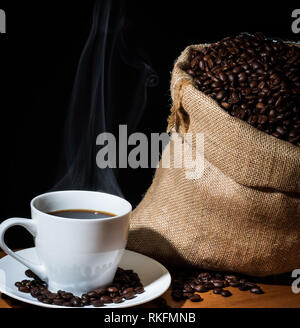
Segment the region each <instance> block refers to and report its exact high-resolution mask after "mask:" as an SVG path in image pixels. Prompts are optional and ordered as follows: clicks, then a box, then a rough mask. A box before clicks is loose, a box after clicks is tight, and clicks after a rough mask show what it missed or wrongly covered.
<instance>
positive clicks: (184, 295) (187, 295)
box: [182, 293, 193, 299]
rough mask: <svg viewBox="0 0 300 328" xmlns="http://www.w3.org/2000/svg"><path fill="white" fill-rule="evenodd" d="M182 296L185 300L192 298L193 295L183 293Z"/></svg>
mask: <svg viewBox="0 0 300 328" xmlns="http://www.w3.org/2000/svg"><path fill="white" fill-rule="evenodd" d="M182 296H183V297H184V298H185V299H187V298H190V297H192V296H193V293H183V294H182Z"/></svg>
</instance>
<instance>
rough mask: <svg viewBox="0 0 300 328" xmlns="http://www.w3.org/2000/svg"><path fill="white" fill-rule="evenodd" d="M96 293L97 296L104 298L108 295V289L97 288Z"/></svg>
mask: <svg viewBox="0 0 300 328" xmlns="http://www.w3.org/2000/svg"><path fill="white" fill-rule="evenodd" d="M94 292H95V293H96V294H97V296H102V295H105V294H106V293H107V292H106V288H97V289H95V290H94Z"/></svg>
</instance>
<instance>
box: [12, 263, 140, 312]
mask: <svg viewBox="0 0 300 328" xmlns="http://www.w3.org/2000/svg"><path fill="white" fill-rule="evenodd" d="M25 274H26V276H27V277H29V278H33V280H28V279H24V280H22V281H21V282H20V281H19V282H16V283H15V286H16V287H17V288H18V290H19V291H20V292H23V293H30V294H31V296H32V297H34V298H36V299H37V300H38V301H40V302H43V303H45V304H54V305H58V306H67V307H82V306H88V305H93V306H95V307H100V306H104V305H105V304H110V303H115V304H118V303H121V302H124V300H129V299H132V298H134V297H136V294H142V293H143V292H144V291H145V290H144V287H143V285H142V283H141V281H140V278H139V276H138V275H137V273H135V272H134V271H133V270H123V269H121V268H118V269H117V272H116V275H115V278H114V281H113V284H112V285H111V286H108V287H107V288H97V289H95V290H92V291H89V292H87V293H85V294H83V295H82V296H81V297H77V296H74V295H73V294H72V293H69V292H66V291H63V290H58V291H57V293H52V292H51V291H49V290H48V289H47V284H46V283H45V282H43V281H42V280H41V279H40V278H39V277H37V276H36V275H35V274H34V273H33V272H31V271H30V270H26V272H25Z"/></svg>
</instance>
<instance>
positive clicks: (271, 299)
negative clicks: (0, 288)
mask: <svg viewBox="0 0 300 328" xmlns="http://www.w3.org/2000/svg"><path fill="white" fill-rule="evenodd" d="M4 255H5V254H4V253H3V252H0V258H1V257H3V256H4ZM259 286H261V288H262V289H263V290H264V292H265V293H264V294H262V295H256V294H252V293H250V292H249V291H247V292H242V291H240V290H239V289H237V288H232V287H230V288H228V290H230V291H231V292H232V294H233V295H232V296H231V297H227V298H226V297H222V296H220V295H215V294H213V292H212V291H209V292H207V293H202V294H201V297H202V298H203V301H202V302H199V303H193V302H191V301H189V300H187V301H181V302H175V301H173V299H172V298H171V290H170V289H169V290H167V292H166V293H165V294H164V295H163V296H162V298H164V299H165V300H166V301H167V304H168V305H170V306H171V307H172V308H173V307H174V308H300V294H294V293H293V292H292V290H291V286H284V285H269V284H268V285H266V284H259ZM20 307H21V308H22V307H27V308H29V307H35V306H34V305H29V304H25V303H23V302H20V301H17V300H14V299H12V298H10V297H8V296H6V295H1V293H0V308H20ZM140 307H143V308H155V307H157V306H156V305H155V304H154V303H153V302H150V303H146V304H144V305H141V306H140Z"/></svg>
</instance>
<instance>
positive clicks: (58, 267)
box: [0, 190, 132, 296]
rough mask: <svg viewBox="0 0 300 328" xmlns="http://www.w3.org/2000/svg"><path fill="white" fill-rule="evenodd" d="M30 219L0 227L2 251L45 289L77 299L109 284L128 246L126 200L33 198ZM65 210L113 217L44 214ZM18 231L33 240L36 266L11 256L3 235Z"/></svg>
mask: <svg viewBox="0 0 300 328" xmlns="http://www.w3.org/2000/svg"><path fill="white" fill-rule="evenodd" d="M30 206H31V217H32V220H30V219H23V218H11V219H8V220H6V221H4V222H3V223H1V225H0V246H1V247H2V248H3V250H4V251H5V252H6V253H7V254H8V255H10V256H12V257H13V258H15V259H16V260H17V261H19V262H21V263H23V264H24V265H25V266H26V267H28V268H29V269H30V270H32V271H33V272H34V273H35V274H37V275H38V276H39V277H40V278H41V279H43V280H45V281H46V282H47V283H48V289H49V290H50V291H52V292H56V291H58V290H59V289H61V290H65V291H69V292H72V293H73V294H75V295H78V296H80V295H81V294H83V293H86V292H88V291H90V290H93V289H95V288H97V287H103V286H106V285H108V284H110V283H111V282H112V280H113V278H114V275H115V272H116V269H117V267H118V264H119V262H120V260H121V257H122V254H123V251H124V249H125V246H126V243H127V236H128V225H129V214H130V212H131V210H132V207H131V205H130V203H129V202H127V201H126V200H125V199H123V198H120V197H117V196H114V195H110V194H106V193H102V192H93V191H80V190H70V191H56V192H49V193H46V194H42V195H40V196H37V197H35V198H34V199H33V200H32V201H31V203H30ZM68 209H86V210H96V211H104V212H110V213H114V214H116V216H113V217H108V218H100V219H70V218H63V217H58V216H54V215H51V214H47V213H49V212H53V211H59V210H68ZM15 225H20V226H23V227H24V228H26V229H27V230H28V231H29V232H30V233H31V234H32V235H33V236H34V240H35V249H36V252H37V256H38V259H39V263H33V262H31V261H29V260H26V259H24V258H22V257H21V256H19V255H18V254H16V253H14V252H13V251H12V250H11V249H10V248H8V247H7V245H6V244H5V242H4V234H5V232H6V230H7V229H8V228H10V227H12V226H15Z"/></svg>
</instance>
